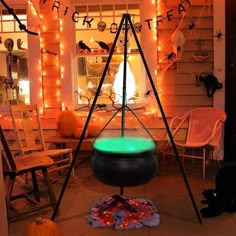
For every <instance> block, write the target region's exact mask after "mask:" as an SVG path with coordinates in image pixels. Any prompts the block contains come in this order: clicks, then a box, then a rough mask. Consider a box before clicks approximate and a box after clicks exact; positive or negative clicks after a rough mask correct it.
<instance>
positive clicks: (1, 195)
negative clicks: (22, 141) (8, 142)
mask: <svg viewBox="0 0 236 236" xmlns="http://www.w3.org/2000/svg"><path fill="white" fill-rule="evenodd" d="M0 157H2V150H1V149H0ZM0 209H1V214H0V225H1V227H0V235H1V236H8V222H7V211H6V197H5V183H4V180H3V169H2V158H1V161H0Z"/></svg>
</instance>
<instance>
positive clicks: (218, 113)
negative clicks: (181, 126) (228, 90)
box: [182, 107, 226, 146]
mask: <svg viewBox="0 0 236 236" xmlns="http://www.w3.org/2000/svg"><path fill="white" fill-rule="evenodd" d="M182 118H183V119H188V122H189V123H188V131H187V137H186V145H190V146H204V145H211V146H216V145H217V144H218V143H219V140H220V137H221V134H222V126H223V124H224V122H225V120H226V114H225V112H224V111H222V110H220V109H217V108H213V107H200V108H195V109H192V110H190V111H188V112H187V113H186V114H185V115H184V116H183V117H182Z"/></svg>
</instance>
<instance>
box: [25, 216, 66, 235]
mask: <svg viewBox="0 0 236 236" xmlns="http://www.w3.org/2000/svg"><path fill="white" fill-rule="evenodd" d="M23 236H64V233H63V232H62V231H61V229H60V228H59V226H58V225H57V224H56V223H54V222H53V221H51V220H49V219H43V218H41V217H39V218H37V219H36V220H35V222H32V223H29V224H28V225H27V226H26V227H25V230H24V234H23Z"/></svg>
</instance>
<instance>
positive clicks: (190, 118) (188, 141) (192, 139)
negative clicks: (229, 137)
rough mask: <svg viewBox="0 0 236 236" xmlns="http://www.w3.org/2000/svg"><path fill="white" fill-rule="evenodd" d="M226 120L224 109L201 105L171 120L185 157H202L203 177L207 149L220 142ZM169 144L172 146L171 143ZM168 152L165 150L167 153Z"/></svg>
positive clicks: (175, 139) (172, 128) (176, 140)
mask: <svg viewBox="0 0 236 236" xmlns="http://www.w3.org/2000/svg"><path fill="white" fill-rule="evenodd" d="M225 120H226V114H225V112H224V111H222V110H220V109H217V108H213V107H199V108H195V109H192V110H190V111H188V112H186V113H185V114H184V115H183V116H182V117H173V118H172V119H171V121H170V125H169V127H170V130H171V132H172V135H173V138H174V142H175V145H176V147H177V148H178V149H179V150H180V154H182V156H183V158H185V157H187V158H197V159H202V161H203V163H202V176H203V178H205V172H206V170H205V169H206V150H207V149H210V150H211V151H213V150H214V148H215V147H216V146H217V145H218V144H219V141H220V138H221V134H222V128H223V124H224V122H225ZM183 136H185V139H184V140H183ZM168 145H169V147H171V144H170V143H168ZM166 150H168V149H166ZM167 153H168V152H167V151H165V155H166V154H167ZM172 154H173V153H172Z"/></svg>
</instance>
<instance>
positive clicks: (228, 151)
mask: <svg viewBox="0 0 236 236" xmlns="http://www.w3.org/2000/svg"><path fill="white" fill-rule="evenodd" d="M225 4H226V5H225V11H226V12H225V16H226V33H225V34H226V37H225V39H226V65H225V70H226V78H225V110H226V114H227V121H226V124H225V160H232V161H233V160H236V46H235V42H236V27H235V26H236V10H235V9H236V1H235V0H226V1H225Z"/></svg>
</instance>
